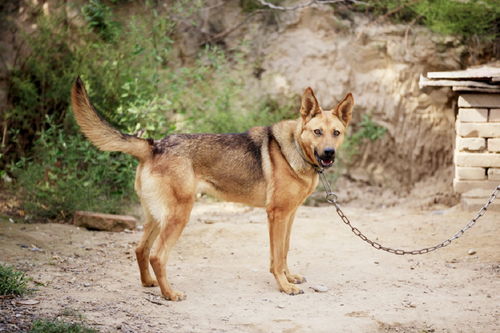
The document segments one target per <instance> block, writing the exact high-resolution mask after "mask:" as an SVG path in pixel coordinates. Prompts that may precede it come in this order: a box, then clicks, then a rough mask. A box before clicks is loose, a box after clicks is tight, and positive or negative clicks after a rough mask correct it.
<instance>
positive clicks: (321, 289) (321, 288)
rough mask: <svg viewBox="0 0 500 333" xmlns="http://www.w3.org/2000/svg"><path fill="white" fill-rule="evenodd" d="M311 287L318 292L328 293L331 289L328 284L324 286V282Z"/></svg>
mask: <svg viewBox="0 0 500 333" xmlns="http://www.w3.org/2000/svg"><path fill="white" fill-rule="evenodd" d="M309 288H311V289H312V290H314V291H315V292H317V293H326V292H327V291H328V290H329V289H328V287H327V286H324V285H322V284H317V285H315V286H311V287H309Z"/></svg>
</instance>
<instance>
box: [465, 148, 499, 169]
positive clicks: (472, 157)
mask: <svg viewBox="0 0 500 333" xmlns="http://www.w3.org/2000/svg"><path fill="white" fill-rule="evenodd" d="M455 165H456V166H463V167H483V168H488V167H493V168H494V167H500V154H495V153H466V152H457V151H455Z"/></svg>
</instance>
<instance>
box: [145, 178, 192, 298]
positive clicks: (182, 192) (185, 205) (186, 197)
mask: <svg viewBox="0 0 500 333" xmlns="http://www.w3.org/2000/svg"><path fill="white" fill-rule="evenodd" d="M187 188H189V187H188V186H185V185H181V186H180V187H176V188H173V187H172V188H171V191H169V192H170V193H169V194H170V195H169V196H168V197H169V198H168V203H167V206H168V213H167V216H166V217H165V218H164V219H165V220H164V221H161V222H162V223H161V229H160V233H159V236H158V240H157V246H155V251H154V254H153V255H152V256H151V258H150V262H151V266H152V267H153V271H154V272H155V275H156V280H157V281H158V284H159V286H160V289H161V293H162V295H163V296H164V297H165V298H167V299H169V300H172V301H181V300H183V299H185V298H186V297H185V295H184V294H183V293H181V292H177V291H174V290H173V289H172V287H171V286H170V283H169V282H168V279H167V260H168V257H169V255H170V252H171V251H172V248H173V247H174V245H175V243H176V242H177V239H179V236H180V235H181V233H182V230H184V227H185V226H186V224H187V222H188V220H189V216H190V214H191V209H192V208H193V203H194V199H195V188H194V186H193V190H192V191H189V190H187Z"/></svg>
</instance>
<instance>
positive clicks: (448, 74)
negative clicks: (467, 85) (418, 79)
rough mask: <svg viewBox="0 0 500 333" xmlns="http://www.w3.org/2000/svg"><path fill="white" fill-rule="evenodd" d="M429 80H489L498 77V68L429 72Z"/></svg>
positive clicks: (499, 75) (499, 70)
mask: <svg viewBox="0 0 500 333" xmlns="http://www.w3.org/2000/svg"><path fill="white" fill-rule="evenodd" d="M427 77H428V78H429V79H491V78H493V77H500V68H499V67H488V66H484V67H480V68H469V69H466V70H462V71H445V72H429V73H427Z"/></svg>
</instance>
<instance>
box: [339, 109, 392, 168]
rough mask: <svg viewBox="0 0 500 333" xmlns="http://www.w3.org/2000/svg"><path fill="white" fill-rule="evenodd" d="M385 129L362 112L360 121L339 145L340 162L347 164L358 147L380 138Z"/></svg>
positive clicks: (355, 153) (357, 150) (356, 152)
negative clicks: (340, 145)
mask: <svg viewBox="0 0 500 333" xmlns="http://www.w3.org/2000/svg"><path fill="white" fill-rule="evenodd" d="M386 132H387V129H386V128H385V127H383V126H380V125H378V124H377V123H375V122H374V121H373V119H372V117H371V116H370V115H369V114H364V115H363V116H362V117H361V121H360V122H359V123H357V124H356V129H355V131H354V132H353V133H352V134H351V135H350V136H348V137H347V138H346V140H345V141H344V143H343V144H342V147H341V151H342V153H341V155H340V156H341V164H342V165H344V166H345V165H347V164H349V163H351V161H352V159H353V157H355V156H356V155H357V154H358V153H359V147H360V146H361V145H362V144H363V143H364V142H366V141H367V140H369V141H376V140H378V139H380V138H382V137H383V136H384V135H385V133H386Z"/></svg>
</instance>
